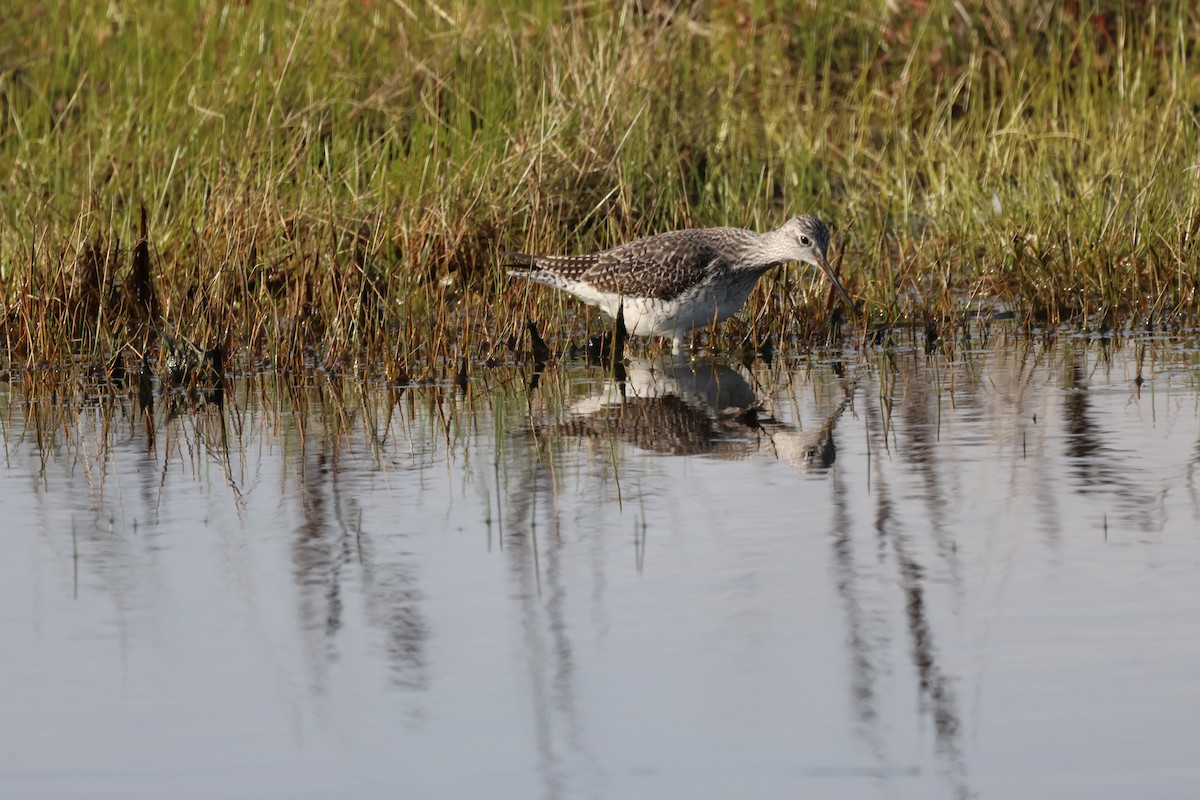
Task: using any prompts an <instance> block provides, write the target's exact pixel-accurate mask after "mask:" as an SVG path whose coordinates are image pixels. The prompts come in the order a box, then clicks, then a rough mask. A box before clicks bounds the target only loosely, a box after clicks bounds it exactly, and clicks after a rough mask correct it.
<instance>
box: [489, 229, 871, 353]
mask: <svg viewBox="0 0 1200 800" xmlns="http://www.w3.org/2000/svg"><path fill="white" fill-rule="evenodd" d="M828 248H829V229H828V228H826V227H825V223H823V222H821V220H819V219H817V218H816V217H813V216H809V215H808V214H802V215H800V216H798V217H792V218H791V219H790V220H788V221H787V222H786V223H784V225H783V226H782V227H780V228H778V229H777V230H773V231H770V232H769V233H756V232H754V231H751V230H746V229H745V228H693V229H690V230H682V231H671V232H670V233H660V234H658V235H657V236H650V237H647V238H645V239H638V240H636V241H633V242H629V243H627V244H623V245H619V246H617V247H614V248H612V249H610V250H604V251H601V252H599V253H590V254H588V255H582V256H553V255H528V254H526V253H509V254H508V257H509V259H510V262H509V263H508V265H507V266H509V267H520V268H521V269H510V270H509V271H508V274H509V275H512V276H514V277H519V278H525V279H527V280H531V281H536V282H537V283H542V284H545V285H546V286H553V287H554V288H556V289H561V290H563V291H565V292H567V293H569V294H573V295H575V296H576V297H578V298H579V299H580V300H583V301H584V302H585V303H589V304H591V305H594V306H599V307H600V308H601V309H602V310H603V311H604V312H605V313H606V314H608V315H609V316H610V317H616V315H617V311H618V310H619V309H621V308H622V307H623V308H624V317H625V329H626V330H627V331H628V332H629V333H632V334H636V335H639V336H648V335H656V336H663V337H667V338H669V339H670V340H671V344H672V347H673V349H674V351H675V352H676V353H679V352H682V351H683V348H684V338H685V337H686V336H688V335H689V334H690V333H691V331H692V329H693V328H697V327H706V326H708V325H711V324H713V323H714V322H720V321H721V320H723V319H725V318H726V317H729V316H731V315H733V314H735V313H737V312H738V311H739V310H741V308H742V305H743V304H744V303H745V302H746V298H747V297H749V296H750V292H752V291H753V290H754V286H755V284H756V283H758V279H759V276H761V275H762V274H763V273H764V272H766V271H767V270H769V269H771V268H772V267H776V266H779V265H780V264H784V263H786V262H788V261H804V262H807V263H809V264H812V265H814V266H817V267H819V268H820V269H821V271H822V272H824V273H825V276H826V277H827V278H829V281H830V283H832V284H833V287H834V288H835V289H836V290H837V291H838V294H840V295H841V296H842V300H844V301H845V303H846V305H847V306H849V307H850V309H851V311H853V310H854V301H853V300H851V299H850V294H849V293H848V292H847V291H846V289H845V287H844V286H842V284H841V281H839V280H838V279H837V275H835V274H834V272H833V268H832V267H830V266H829V260H828V259H827V257H826V251H827V250H828Z"/></svg>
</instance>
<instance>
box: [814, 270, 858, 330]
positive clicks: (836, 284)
mask: <svg viewBox="0 0 1200 800" xmlns="http://www.w3.org/2000/svg"><path fill="white" fill-rule="evenodd" d="M818 259H819V260H820V263H819V264H818V265H817V266H819V267H820V268H821V271H822V272H824V273H825V277H826V278H829V282H830V283H832V284H833V288H835V289H837V291H838V294H840V295H841V296H842V302H844V303H845V304H846V308H848V309H850V314H851V315H852V316H854V317H857V316H858V309H857V308H856V307H855V306H854V300H852V299H851V298H850V293H849V292H847V291H846V287H845V286H842V282H841V281H839V280H838V278H837V275H835V274H834V272H833V267H831V266H829V262H828V261H827V260H825V258H824V256H818Z"/></svg>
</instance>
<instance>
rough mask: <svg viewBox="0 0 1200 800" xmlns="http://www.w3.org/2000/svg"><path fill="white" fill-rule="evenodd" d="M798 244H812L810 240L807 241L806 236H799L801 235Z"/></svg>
mask: <svg viewBox="0 0 1200 800" xmlns="http://www.w3.org/2000/svg"><path fill="white" fill-rule="evenodd" d="M800 244H804V245H809V244H812V242H811V241H809V239H808V237H807V236H801V237H800Z"/></svg>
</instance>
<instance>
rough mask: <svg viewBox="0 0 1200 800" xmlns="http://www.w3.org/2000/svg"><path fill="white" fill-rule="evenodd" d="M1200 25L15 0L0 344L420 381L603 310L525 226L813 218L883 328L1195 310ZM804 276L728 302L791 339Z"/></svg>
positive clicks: (659, 226)
mask: <svg viewBox="0 0 1200 800" xmlns="http://www.w3.org/2000/svg"><path fill="white" fill-rule="evenodd" d="M1198 43H1200V10H1197V6H1196V5H1195V4H1193V3H1191V2H1185V1H1184V0H1176V1H1175V2H1170V1H1168V2H1133V1H1132V0H1131V1H1130V2H1124V3H1121V2H1112V1H1109V0H1105V1H1104V2H1092V3H1087V2H1067V3H1063V2H1050V1H1049V0H1014V1H1013V2H1007V1H1006V0H958V2H937V1H936V0H929V1H928V2H924V1H922V0H850V1H848V2H844V3H829V2H810V1H808V0H805V1H803V2H786V1H785V0H757V2H733V1H732V0H708V2H699V1H698V2H676V3H672V2H665V1H660V2H654V1H653V0H639V1H635V0H580V1H578V2H546V1H545V0H535V2H532V3H530V2H509V1H507V0H501V1H499V2H491V3H477V2H459V1H458V0H438V1H437V2H433V0H387V1H384V0H346V1H345V2H342V1H341V0H315V1H314V2H307V1H306V2H301V1H300V0H243V2H215V1H213V0H164V1H163V2H158V3H133V2H119V1H118V0H109V1H108V2H86V1H85V0H58V1H57V2H56V1H55V0H41V1H40V2H38V1H34V2H27V3H20V4H16V5H15V6H14V7H13V8H12V9H10V10H9V11H7V12H6V14H5V16H4V19H3V20H0V192H2V193H3V197H4V202H3V204H2V209H0V214H2V217H0V225H2V229H0V274H2V277H3V292H2V295H3V296H2V298H0V300H2V302H3V324H4V333H5V336H6V339H7V344H8V347H9V351H10V353H12V354H16V355H23V356H24V357H25V358H27V359H30V360H36V359H41V358H48V357H50V356H51V355H52V354H60V355H61V354H63V353H68V352H69V353H74V354H79V353H81V352H82V353H85V354H86V353H94V354H97V355H107V354H111V353H112V352H114V351H116V350H119V349H120V348H122V347H126V346H132V345H134V344H136V343H137V341H138V331H139V330H141V328H139V326H144V325H145V324H146V322H147V321H152V322H163V323H166V324H169V325H171V326H173V327H175V328H176V329H178V330H180V331H182V332H184V333H185V335H187V336H188V337H190V338H192V339H194V340H195V341H197V342H201V343H205V344H207V343H212V342H214V341H220V342H224V343H226V344H227V345H229V346H231V347H233V348H246V349H247V352H250V353H261V354H264V355H265V356H266V357H267V358H269V359H271V360H273V361H275V360H278V362H280V363H295V364H300V363H312V362H313V360H314V358H315V359H316V360H318V361H320V362H322V363H328V364H332V365H338V364H345V363H350V361H352V360H353V359H355V358H357V357H358V356H360V355H361V354H362V353H364V352H368V353H369V352H376V353H379V354H384V355H386V358H385V359H381V360H380V363H383V362H384V361H387V362H389V363H398V364H402V365H405V367H406V368H410V369H422V368H426V369H434V368H436V367H437V365H438V364H441V363H443V362H444V361H445V360H446V359H447V358H451V357H453V358H454V359H457V358H458V357H459V356H460V355H462V356H467V357H469V358H472V359H474V358H485V357H495V356H496V355H497V354H498V353H501V352H509V351H510V350H511V348H512V347H513V346H514V343H515V342H516V341H517V337H518V335H519V334H520V332H521V330H522V327H523V325H524V323H525V320H526V319H527V318H530V317H534V318H539V319H543V320H547V321H548V323H547V324H548V325H549V326H550V328H551V330H552V332H553V335H556V336H557V335H558V332H560V331H561V332H562V333H563V335H572V334H574V333H577V332H578V330H579V329H580V328H581V327H587V326H589V325H593V324H595V320H596V319H597V317H595V312H593V311H592V310H587V311H586V312H583V311H580V312H579V314H578V315H577V314H576V313H575V312H576V311H577V310H578V308H579V307H578V306H577V305H576V304H574V303H573V302H572V301H570V300H566V301H564V300H563V299H562V298H559V297H555V296H554V295H552V294H551V293H549V290H545V291H543V290H541V289H533V290H531V289H530V288H529V287H527V286H525V285H523V284H517V285H510V283H509V281H508V279H507V278H506V277H505V275H504V271H503V269H502V263H503V262H502V258H501V254H502V253H503V251H505V250H510V249H514V250H526V251H555V252H574V251H585V250H591V249H597V248H602V247H608V246H612V245H615V244H618V243H620V242H621V241H624V240H627V239H630V238H634V237H637V236H642V235H648V234H652V233H656V232H660V231H663V230H668V229H672V228H677V227H684V226H701V225H744V226H749V227H754V228H758V229H766V228H769V227H774V226H776V225H778V224H780V223H782V222H783V221H784V220H785V219H786V218H787V217H788V216H791V215H793V214H796V213H801V212H811V213H816V214H818V215H820V216H822V217H823V218H825V219H827V220H828V221H829V222H830V224H831V226H832V227H833V228H834V230H835V237H836V238H837V239H838V241H839V242H841V244H842V245H843V246H844V252H842V254H841V258H842V260H841V272H842V275H843V278H844V280H845V282H846V284H847V287H848V288H849V289H850V291H851V293H852V294H853V295H855V297H856V298H858V299H859V300H860V302H861V303H862V305H863V307H864V310H865V311H866V312H867V314H868V317H869V318H870V319H871V320H872V321H873V323H874V324H875V325H877V326H880V325H896V324H902V323H911V322H917V323H921V324H927V323H928V321H929V320H938V321H940V322H943V323H948V324H953V323H954V322H955V321H957V320H961V319H964V318H966V316H968V315H977V314H984V315H994V314H997V313H998V314H1001V315H1002V316H1009V315H1011V316H1013V317H1015V318H1016V319H1017V320H1018V321H1020V322H1021V323H1022V324H1025V325H1027V326H1031V327H1047V326H1055V325H1058V324H1061V323H1063V322H1067V321H1072V322H1076V323H1079V322H1082V324H1087V325H1097V326H1117V327H1119V326H1126V325H1141V324H1145V323H1147V322H1150V323H1159V322H1169V321H1176V322H1179V323H1182V322H1185V321H1187V322H1190V321H1191V320H1192V319H1193V318H1194V316H1195V311H1196V308H1197V289H1198V286H1200V283H1198V281H1200V251H1198V249H1197V243H1196V242H1197V237H1198V236H1200V188H1198V187H1200V150H1198V147H1197V143H1198V141H1200V50H1198V47H1200V44H1198ZM143 210H144V212H145V213H144V215H143ZM139 244H140V245H141V255H140V256H139V249H138V248H139ZM139 258H140V259H141V260H140V261H139ZM815 288H822V289H823V287H822V286H821V285H819V284H813V285H810V284H809V282H808V281H797V280H796V279H795V276H794V273H793V274H792V275H790V276H789V274H788V273H787V272H786V271H778V272H777V273H776V274H774V275H772V276H771V277H769V278H768V279H766V280H764V281H763V282H762V285H761V286H760V289H759V290H758V292H757V293H756V295H755V297H754V298H752V301H751V306H752V309H751V311H750V312H749V314H748V315H746V316H747V318H748V319H751V320H755V321H756V322H754V323H747V322H745V321H744V320H743V321H734V322H732V323H730V324H731V325H732V326H734V328H735V329H738V330H737V332H738V333H740V332H741V329H742V328H744V327H745V326H746V325H748V324H762V325H764V326H767V327H768V328H769V329H770V330H772V331H778V333H779V340H780V341H786V340H788V338H789V337H797V336H803V335H804V333H805V331H811V330H816V329H819V328H820V326H821V324H822V322H823V320H824V318H825V311H824V309H825V308H826V304H825V300H826V298H825V295H824V293H823V291H816V290H815ZM422 365H424V366H422Z"/></svg>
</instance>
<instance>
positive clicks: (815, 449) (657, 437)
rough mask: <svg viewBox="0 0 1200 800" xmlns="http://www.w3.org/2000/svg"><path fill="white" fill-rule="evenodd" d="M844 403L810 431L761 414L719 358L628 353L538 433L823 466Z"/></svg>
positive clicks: (831, 456)
mask: <svg viewBox="0 0 1200 800" xmlns="http://www.w3.org/2000/svg"><path fill="white" fill-rule="evenodd" d="M849 402H850V395H849V394H847V395H846V397H845V398H844V399H843V400H842V402H841V403H840V404H839V405H838V406H837V407H836V408H834V409H833V411H832V412H831V413H829V414H828V416H827V417H826V418H825V419H824V420H823V421H822V423H821V425H820V426H819V427H817V428H815V429H812V430H802V429H800V428H799V427H797V426H796V425H793V424H789V423H785V422H781V421H779V420H777V419H775V418H774V417H772V416H770V415H769V414H764V413H763V407H762V405H761V403H760V401H759V398H758V396H757V395H756V394H755V392H754V389H753V388H752V387H751V386H750V384H749V382H748V381H747V380H746V378H745V377H744V376H743V375H742V374H741V373H739V372H737V371H736V370H734V369H733V368H732V367H730V366H729V365H728V364H726V363H723V362H720V361H711V360H698V361H693V360H690V359H687V358H680V357H667V358H663V359H661V360H656V361H649V360H645V359H632V360H630V361H629V362H628V363H627V364H626V365H625V371H624V376H623V379H620V380H610V381H608V382H606V383H605V384H603V385H602V386H600V387H598V388H597V389H596V390H595V391H594V392H592V393H591V394H590V395H588V396H587V397H585V398H583V399H582V400H579V401H577V402H576V403H574V404H573V405H572V406H571V408H570V409H569V414H568V415H567V418H566V419H563V420H561V421H556V422H554V423H550V424H547V425H544V426H540V427H538V428H537V433H538V434H539V435H542V436H545V435H552V436H572V437H582V438H588V439H596V440H611V441H620V442H624V443H627V444H630V445H633V446H634V447H636V448H638V449H639V450H645V451H648V452H653V453H662V454H669V455H678V456H690V455H706V456H712V457H715V458H725V459H741V458H747V457H749V456H752V455H755V454H759V453H763V454H767V455H771V456H774V457H776V458H778V459H780V460H782V461H785V462H787V463H789V464H791V465H792V466H794V467H796V468H797V469H800V470H802V471H805V472H808V471H824V470H828V469H829V468H830V467H831V466H833V463H834V460H835V459H836V457H837V448H836V445H835V443H834V438H833V431H834V428H835V427H836V425H837V421H838V419H839V417H841V414H842V412H843V411H844V410H845V408H846V407H847V405H849Z"/></svg>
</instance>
